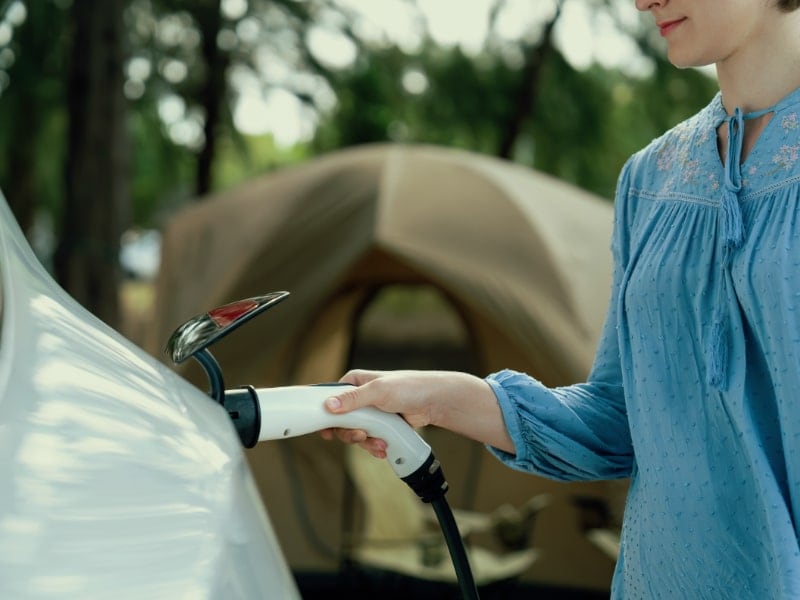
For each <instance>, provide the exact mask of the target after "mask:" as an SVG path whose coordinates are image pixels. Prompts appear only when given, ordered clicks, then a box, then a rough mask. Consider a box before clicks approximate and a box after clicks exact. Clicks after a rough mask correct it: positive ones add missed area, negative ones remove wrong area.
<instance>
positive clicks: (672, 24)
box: [657, 17, 686, 36]
mask: <svg viewBox="0 0 800 600" xmlns="http://www.w3.org/2000/svg"><path fill="white" fill-rule="evenodd" d="M685 20H686V18H685V17H684V18H683V19H673V20H672V21H662V22H661V23H657V25H658V32H659V33H660V34H661V35H662V36H666V35H668V34H669V32H670V31H672V30H673V29H675V28H676V27H677V26H678V25H680V24H681V23H683V22H684V21H685Z"/></svg>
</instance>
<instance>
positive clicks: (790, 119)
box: [781, 112, 800, 131]
mask: <svg viewBox="0 0 800 600" xmlns="http://www.w3.org/2000/svg"><path fill="white" fill-rule="evenodd" d="M781 127H782V128H783V129H784V130H785V131H790V130H792V129H800V119H798V118H797V113H796V112H795V113H792V114H789V115H784V117H783V119H781Z"/></svg>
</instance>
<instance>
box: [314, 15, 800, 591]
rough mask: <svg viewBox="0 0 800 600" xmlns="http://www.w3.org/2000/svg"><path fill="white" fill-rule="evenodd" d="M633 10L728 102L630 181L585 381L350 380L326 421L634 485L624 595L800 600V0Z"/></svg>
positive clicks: (680, 134) (651, 157) (507, 374)
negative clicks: (456, 436)
mask: <svg viewBox="0 0 800 600" xmlns="http://www.w3.org/2000/svg"><path fill="white" fill-rule="evenodd" d="M636 6H637V8H638V9H639V10H641V11H649V12H650V13H651V14H652V16H653V17H654V20H655V23H656V26H657V27H658V28H659V31H660V33H661V35H662V36H664V37H665V38H666V41H667V47H668V56H669V59H670V61H671V62H673V63H674V64H675V65H676V66H678V67H688V66H700V65H706V64H715V65H716V69H717V75H718V79H719V84H720V93H719V94H718V95H717V97H715V98H714V100H713V101H712V102H711V104H709V105H708V106H707V107H706V108H705V109H703V110H702V111H701V112H699V113H698V114H697V115H695V116H694V117H693V118H691V119H689V120H687V121H686V122H684V123H681V124H680V125H678V126H677V127H675V128H674V129H672V130H670V131H669V132H667V133H666V134H665V135H663V136H662V137H660V138H658V139H656V140H654V141H653V142H652V143H651V144H650V145H649V146H648V147H646V148H645V149H643V150H642V151H640V152H638V153H637V154H635V155H634V156H633V157H631V159H630V160H629V161H628V162H627V163H626V165H625V167H624V168H623V170H622V173H621V175H620V178H619V183H618V188H617V195H616V203H615V231H614V237H613V240H612V251H613V255H614V261H615V274H614V280H613V288H612V297H611V302H610V306H609V311H608V316H607V319H606V325H605V330H604V333H603V336H602V338H601V342H600V346H599V348H598V351H597V355H596V358H595V362H594V366H593V368H592V372H591V373H590V375H589V377H588V380H587V382H586V383H583V384H578V385H573V386H568V387H563V388H556V389H548V388H546V387H545V386H543V385H542V384H541V383H539V382H538V381H536V380H535V379H533V378H531V377H529V376H527V375H524V374H521V373H516V372H511V371H502V372H500V373H496V374H493V375H490V376H489V377H487V378H486V379H485V380H483V379H479V378H477V377H472V376H470V375H466V374H461V373H448V372H389V373H376V372H364V371H354V372H351V373H348V374H347V375H345V377H344V378H343V381H345V382H349V383H353V384H355V385H356V386H357V387H354V388H353V390H352V391H348V392H346V393H341V394H339V395H338V396H336V397H334V398H331V399H329V400H328V403H327V404H328V409H329V410H331V411H333V412H342V411H348V410H352V409H354V408H358V407H361V406H365V405H374V406H377V407H379V408H381V409H383V410H386V411H390V412H396V413H399V414H401V415H402V416H403V417H404V418H405V419H406V420H407V421H408V422H409V423H410V424H411V425H412V426H414V427H419V426H424V425H428V424H434V425H437V426H440V427H444V428H447V429H450V430H453V431H455V432H458V433H460V434H463V435H465V436H468V437H470V438H473V439H476V440H479V441H481V442H484V443H486V444H487V445H488V446H489V447H490V450H491V451H492V452H493V453H494V454H495V455H496V456H497V457H498V458H500V459H501V460H502V461H504V462H506V463H507V464H508V465H510V466H511V467H513V468H516V469H520V470H523V471H528V472H531V473H536V474H538V475H543V476H546V477H551V478H555V479H559V480H588V479H610V478H621V477H630V478H631V485H630V491H629V496H628V500H627V505H626V509H625V518H624V523H623V530H622V540H621V551H620V558H619V561H618V564H617V568H616V571H615V575H614V580H613V583H612V596H613V597H614V598H690V599H697V598H720V599H722V598H724V599H728V598H733V597H735V598H753V599H756V598H757V599H766V598H770V599H774V598H800V548H799V547H798V526H800V524H798V523H797V519H798V518H800V10H797V9H798V6H800V0H779V1H776V0H658V1H654V0H650V1H648V0H636ZM337 433H338V435H339V437H340V438H341V439H343V440H345V441H348V442H351V443H360V444H361V445H362V446H364V447H365V448H366V449H367V450H369V451H370V452H371V453H372V454H374V455H375V456H378V457H382V456H385V448H386V445H385V442H384V441H383V440H379V439H373V438H367V436H366V434H365V433H364V432H363V431H358V430H350V431H338V432H337ZM332 435H333V432H331V431H328V432H324V436H325V437H327V438H330V437H332Z"/></svg>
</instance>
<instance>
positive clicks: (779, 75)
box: [716, 10, 800, 114]
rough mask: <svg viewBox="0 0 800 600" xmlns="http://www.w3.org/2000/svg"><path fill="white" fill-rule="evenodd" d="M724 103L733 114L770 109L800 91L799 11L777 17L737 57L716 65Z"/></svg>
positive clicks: (741, 49) (742, 48) (766, 24)
mask: <svg viewBox="0 0 800 600" xmlns="http://www.w3.org/2000/svg"><path fill="white" fill-rule="evenodd" d="M716 68H717V78H718V79H719V86H720V91H721V92H722V102H723V105H724V106H725V110H726V111H727V112H728V113H729V114H731V113H733V111H734V109H735V108H737V107H739V108H741V109H742V110H743V111H744V112H752V111H756V110H762V109H765V108H769V107H770V106H772V105H773V104H775V103H776V102H778V101H779V100H780V99H781V98H783V97H784V96H786V95H787V94H789V93H790V92H792V91H793V90H795V89H797V88H798V87H800V10H796V11H794V12H793V13H778V12H777V11H776V14H775V15H774V16H773V17H772V18H771V19H769V21H768V22H766V23H765V24H764V27H763V29H762V30H761V31H760V32H759V33H758V35H754V36H752V38H751V39H750V40H748V42H747V43H746V44H743V45H742V47H740V48H739V49H738V50H737V51H736V52H735V53H733V54H732V55H730V56H728V57H727V58H726V59H724V60H722V61H720V62H718V63H717V64H716Z"/></svg>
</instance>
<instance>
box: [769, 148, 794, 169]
mask: <svg viewBox="0 0 800 600" xmlns="http://www.w3.org/2000/svg"><path fill="white" fill-rule="evenodd" d="M799 158H800V144H795V145H794V146H789V145H788V144H784V145H783V146H781V147H780V148H779V149H778V151H777V152H776V153H775V154H773V155H772V164H774V165H776V168H775V171H774V172H778V171H780V170H781V169H786V170H787V171H788V170H789V169H791V168H792V167H793V166H794V164H795V163H796V162H797V160H798V159H799Z"/></svg>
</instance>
